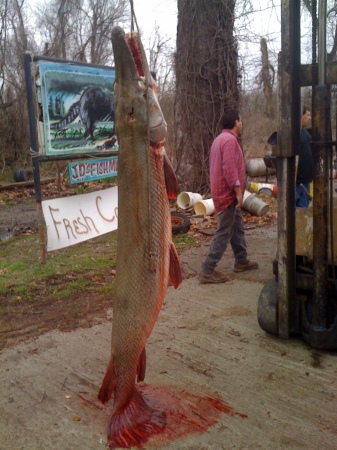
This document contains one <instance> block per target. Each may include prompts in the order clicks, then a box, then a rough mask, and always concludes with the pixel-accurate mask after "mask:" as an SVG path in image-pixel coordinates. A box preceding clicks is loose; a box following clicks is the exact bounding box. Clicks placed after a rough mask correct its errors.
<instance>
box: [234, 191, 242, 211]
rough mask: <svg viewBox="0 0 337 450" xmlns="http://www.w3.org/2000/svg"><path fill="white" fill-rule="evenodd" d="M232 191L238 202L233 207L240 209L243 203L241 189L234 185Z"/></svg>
mask: <svg viewBox="0 0 337 450" xmlns="http://www.w3.org/2000/svg"><path fill="white" fill-rule="evenodd" d="M234 191H235V195H236V199H237V201H238V204H237V205H236V207H235V209H240V208H241V206H242V203H243V194H242V191H241V188H240V186H234Z"/></svg>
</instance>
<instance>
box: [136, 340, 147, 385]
mask: <svg viewBox="0 0 337 450" xmlns="http://www.w3.org/2000/svg"><path fill="white" fill-rule="evenodd" d="M145 372H146V350H145V346H144V348H143V351H142V353H141V355H140V358H139V363H138V368H137V383H140V382H141V381H144V378H145Z"/></svg>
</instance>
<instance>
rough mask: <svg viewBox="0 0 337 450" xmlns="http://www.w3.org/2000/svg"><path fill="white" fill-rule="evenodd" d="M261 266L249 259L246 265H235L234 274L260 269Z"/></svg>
mask: <svg viewBox="0 0 337 450" xmlns="http://www.w3.org/2000/svg"><path fill="white" fill-rule="evenodd" d="M258 267H259V265H258V263H257V262H256V261H250V260H249V259H247V261H246V262H244V263H238V262H236V263H235V264H234V272H245V271H246V270H253V269H258Z"/></svg>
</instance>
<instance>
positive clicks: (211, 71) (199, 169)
mask: <svg viewBox="0 0 337 450" xmlns="http://www.w3.org/2000/svg"><path fill="white" fill-rule="evenodd" d="M234 8H235V0H213V1H209V0H178V29H177V53H176V60H175V62H176V102H175V131H176V135H175V147H176V159H177V170H176V172H177V176H178V181H179V189H180V191H185V190H187V191H192V192H200V193H207V192H208V191H209V171H208V155H209V149H210V146H211V144H212V142H213V140H214V138H215V137H216V136H217V135H218V134H219V133H220V132H221V128H222V127H221V120H222V114H223V111H224V109H228V108H231V109H235V108H237V107H238V104H239V99H240V95H239V86H238V83H237V80H238V54H237V43H236V40H235V38H234V33H233V29H234Z"/></svg>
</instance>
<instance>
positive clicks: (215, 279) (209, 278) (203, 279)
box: [198, 270, 228, 283]
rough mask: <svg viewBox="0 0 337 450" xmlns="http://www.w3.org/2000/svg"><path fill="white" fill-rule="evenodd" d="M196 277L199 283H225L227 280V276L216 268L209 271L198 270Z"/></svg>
mask: <svg viewBox="0 0 337 450" xmlns="http://www.w3.org/2000/svg"><path fill="white" fill-rule="evenodd" d="M198 278H199V281H200V283H226V281H228V278H227V277H225V275H223V274H222V273H221V272H218V271H217V270H213V272H211V273H207V272H200V273H199V275H198Z"/></svg>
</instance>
